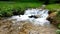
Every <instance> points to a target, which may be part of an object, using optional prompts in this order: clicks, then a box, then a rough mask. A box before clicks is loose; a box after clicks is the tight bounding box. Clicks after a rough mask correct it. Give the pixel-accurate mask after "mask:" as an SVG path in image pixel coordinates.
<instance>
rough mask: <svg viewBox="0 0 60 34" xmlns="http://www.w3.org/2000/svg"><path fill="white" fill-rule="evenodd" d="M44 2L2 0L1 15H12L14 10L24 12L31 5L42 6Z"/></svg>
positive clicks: (0, 4)
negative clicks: (3, 0) (9, 0)
mask: <svg viewBox="0 0 60 34" xmlns="http://www.w3.org/2000/svg"><path fill="white" fill-rule="evenodd" d="M41 5H42V3H35V2H33V3H31V2H28V3H27V2H0V16H11V15H13V12H16V13H19V14H20V13H23V11H24V10H25V9H26V8H28V7H30V8H34V7H40V6H41Z"/></svg>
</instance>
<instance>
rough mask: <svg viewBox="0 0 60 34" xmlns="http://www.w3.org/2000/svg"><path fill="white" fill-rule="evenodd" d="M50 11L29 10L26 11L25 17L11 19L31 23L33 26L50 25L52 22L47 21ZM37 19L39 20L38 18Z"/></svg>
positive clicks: (18, 16) (19, 16)
mask: <svg viewBox="0 0 60 34" xmlns="http://www.w3.org/2000/svg"><path fill="white" fill-rule="evenodd" d="M48 11H49V10H42V9H28V10H25V13H24V15H17V16H12V17H11V19H16V21H17V22H18V21H30V22H31V23H33V24H36V25H38V24H39V25H41V26H45V25H48V26H49V25H50V21H48V20H46V19H47V17H48V16H49V14H48ZM36 17H37V18H36Z"/></svg>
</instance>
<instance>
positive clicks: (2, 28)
mask: <svg viewBox="0 0 60 34" xmlns="http://www.w3.org/2000/svg"><path fill="white" fill-rule="evenodd" d="M35 15H36V16H38V18H37V17H36V16H35ZM48 16H49V14H48V10H41V9H28V10H25V13H24V15H16V16H12V17H11V18H7V19H4V20H0V34H56V32H55V31H56V29H57V28H56V27H55V26H53V25H51V24H50V21H48V20H46V19H47V17H48ZM37 25H39V26H37ZM40 25H41V26H40ZM45 26H48V27H45Z"/></svg>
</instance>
